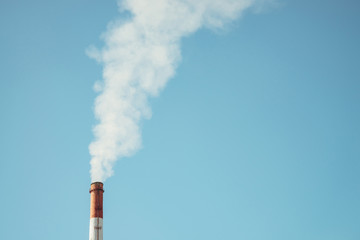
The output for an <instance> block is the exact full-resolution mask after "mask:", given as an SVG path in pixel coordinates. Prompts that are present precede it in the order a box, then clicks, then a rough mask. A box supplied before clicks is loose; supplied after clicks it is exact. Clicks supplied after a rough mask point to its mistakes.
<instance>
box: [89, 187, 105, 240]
mask: <svg viewBox="0 0 360 240" xmlns="http://www.w3.org/2000/svg"><path fill="white" fill-rule="evenodd" d="M103 186H104V184H103V183H101V182H94V183H92V184H91V186H90V191H89V192H90V229H89V240H103V193H104V189H103Z"/></svg>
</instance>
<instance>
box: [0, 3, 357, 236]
mask: <svg viewBox="0 0 360 240" xmlns="http://www.w3.org/2000/svg"><path fill="white" fill-rule="evenodd" d="M359 11H360V4H359V3H358V2H357V1H355V0H344V1H334V0H329V1H320V0H314V1H295V0H289V1H281V2H280V4H279V5H278V6H277V7H268V8H266V9H265V10H264V11H263V12H262V13H253V12H252V11H247V12H246V13H245V14H244V15H243V16H242V17H241V18H240V19H238V20H237V21H234V22H232V23H231V24H230V25H228V26H227V28H226V30H224V31H219V32H216V33H214V32H211V31H210V30H207V29H202V30H200V31H198V32H196V33H194V34H192V35H191V36H188V37H186V38H185V39H183V40H182V44H181V45H182V61H181V63H180V65H179V67H178V69H177V72H176V75H175V76H174V77H173V78H172V79H171V80H170V81H169V83H168V84H167V86H166V88H165V89H164V91H162V93H161V94H160V96H159V97H158V98H154V99H151V106H152V111H153V116H152V119H151V120H146V121H143V122H142V136H143V148H142V149H141V150H140V151H139V152H138V153H137V154H136V155H134V156H132V157H130V158H126V159H122V160H121V161H119V162H117V164H116V166H115V169H114V170H115V175H114V176H113V177H111V178H109V179H108V180H107V181H106V182H105V185H104V187H105V195H104V208H105V209H104V238H105V239H124V240H137V239H139V240H140V239H146V240H151V239H154V240H162V239H164V240H165V239H166V240H170V239H171V240H183V239H188V240H191V239H197V240H198V239H207V240H215V239H216V240H217V239H227V240H230V239H249V240H250V239H251V240H268V239H269V240H272V239H274V240H275V239H276V240H282V239H284V240H285V239H294V240H297V239H299V240H300V239H301V240H303V239H309V240H312V239H314V240H315V239H316V240H319V239H324V240H325V239H326V240H338V239H339V240H340V239H341V240H344V239H347V240H352V239H354V240H355V239H359V238H360V229H359V223H360V217H359V216H360V206H359V199H360V188H359V183H360V174H359V172H360V164H359V159H360V147H359V145H360V127H359V122H360V105H359V103H360V94H359V92H360V81H359V80H360V66H359V55H360V47H359V42H360V31H359V27H358V25H359V22H360V15H359ZM118 15H119V13H118V12H117V5H116V2H115V1H96V2H95V1H84V0H76V1H68V0H64V1H60V2H51V3H50V2H49V1H40V0H38V1H31V2H30V1H20V0H19V1H7V0H5V1H2V2H1V3H0V26H1V31H0V39H1V40H0V43H1V44H0V52H1V54H0V68H1V74H2V77H1V81H0V86H1V87H0V109H1V118H0V132H1V134H0V144H1V151H0V159H1V160H0V180H1V182H2V184H3V191H2V194H1V198H0V204H1V206H3V215H2V218H1V220H0V226H1V227H0V228H1V231H2V237H3V238H5V239H24V238H26V239H54V240H56V239H64V238H65V239H80V238H81V239H83V238H85V239H86V238H88V224H89V193H88V188H89V184H90V175H89V169H90V166H89V160H90V155H89V152H88V145H89V143H90V142H91V141H92V140H93V135H92V132H91V129H92V126H94V124H95V123H96V121H95V119H94V114H93V102H94V99H95V97H96V93H95V92H94V91H93V85H94V83H95V81H97V80H100V79H101V74H102V66H101V65H100V64H97V63H96V62H95V61H94V60H92V59H90V58H89V57H88V56H87V55H86V54H85V50H86V49H87V48H88V47H89V46H90V45H96V46H102V44H103V43H102V41H101V39H100V38H99V36H100V34H101V33H102V32H104V31H105V29H106V25H107V23H108V22H109V21H110V20H112V19H114V18H116V17H117V16H118Z"/></svg>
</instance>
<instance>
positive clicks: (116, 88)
mask: <svg viewBox="0 0 360 240" xmlns="http://www.w3.org/2000/svg"><path fill="white" fill-rule="evenodd" d="M255 1H256V0H151V1H150V0H124V1H120V2H119V9H120V11H128V12H129V13H130V14H131V18H130V20H123V21H121V20H119V21H114V22H111V23H110V24H109V26H108V29H107V30H106V32H105V33H104V34H103V40H104V42H105V46H104V47H103V48H102V49H100V50H98V49H96V48H90V49H89V50H88V55H89V56H90V57H92V58H95V59H96V60H97V61H99V62H100V63H101V64H102V65H103V68H104V69H103V81H102V82H101V83H96V84H95V86H94V88H95V90H97V91H99V92H100V93H99V96H98V97H97V98H96V100H95V116H96V118H97V120H98V124H97V125H96V126H95V127H94V129H93V132H94V135H95V140H94V141H93V142H92V143H91V144H90V146H89V150H90V154H91V157H92V159H91V179H92V181H93V182H94V181H102V182H103V181H105V179H107V178H108V177H110V176H111V175H112V174H113V170H112V168H113V165H114V163H115V161H116V160H117V159H120V158H122V157H128V156H131V155H132V154H134V153H135V152H136V151H137V150H138V149H139V148H140V147H141V131H140V127H139V122H140V121H141V120H142V119H143V118H150V117H151V109H150V107H149V105H148V98H149V97H154V96H157V95H158V94H159V92H160V91H161V90H162V89H163V88H164V87H165V85H166V83H167V81H168V80H169V79H170V78H171V77H173V76H174V73H175V69H176V66H177V65H178V63H179V61H180V58H181V53H180V40H181V38H182V37H184V36H187V35H189V34H191V33H193V32H195V31H197V30H198V29H200V28H202V27H207V28H210V29H217V28H222V27H223V26H224V24H226V23H227V22H230V21H231V20H234V19H236V18H237V17H239V16H240V15H241V13H242V12H243V11H244V10H245V9H247V8H248V7H250V6H252V5H253V4H254V3H255Z"/></svg>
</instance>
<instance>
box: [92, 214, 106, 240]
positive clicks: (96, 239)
mask: <svg viewBox="0 0 360 240" xmlns="http://www.w3.org/2000/svg"><path fill="white" fill-rule="evenodd" d="M89 240H103V219H102V218H90V232H89Z"/></svg>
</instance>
